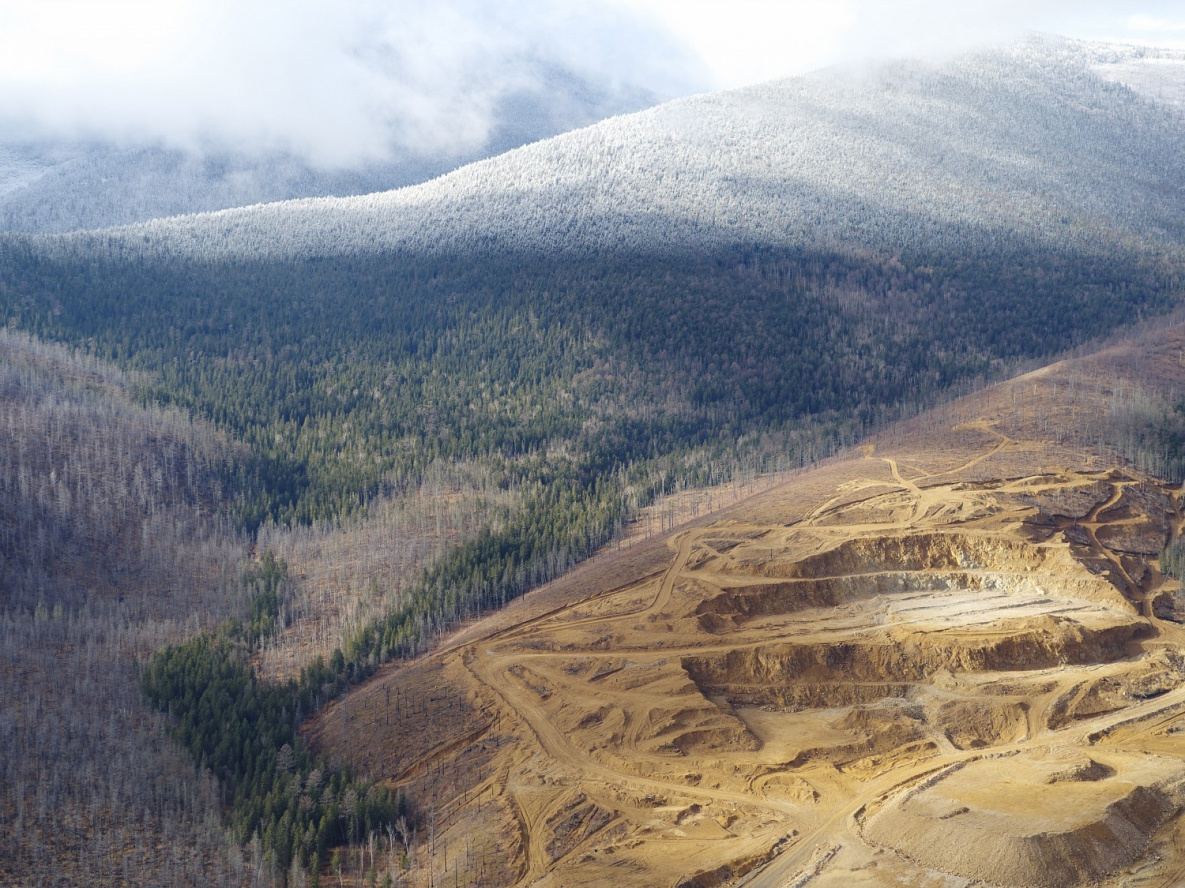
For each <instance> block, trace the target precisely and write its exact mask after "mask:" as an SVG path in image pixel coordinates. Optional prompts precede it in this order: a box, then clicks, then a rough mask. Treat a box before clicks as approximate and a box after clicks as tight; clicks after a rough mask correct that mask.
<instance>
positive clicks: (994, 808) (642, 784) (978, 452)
mask: <svg viewBox="0 0 1185 888" xmlns="http://www.w3.org/2000/svg"><path fill="white" fill-rule="evenodd" d="M1183 342H1185V337H1182V336H1181V334H1179V333H1174V332H1170V333H1160V334H1156V335H1150V336H1146V337H1145V338H1144V339H1142V340H1139V341H1137V342H1133V343H1128V344H1124V345H1119V346H1115V347H1113V348H1111V349H1109V350H1106V351H1103V352H1101V353H1099V354H1096V355H1094V356H1091V357H1087V358H1079V359H1075V360H1069V361H1065V362H1062V363H1060V364H1058V365H1054V366H1053V367H1051V368H1046V369H1044V370H1041V371H1037V372H1035V373H1030V374H1027V375H1025V376H1021V377H1018V378H1016V379H1014V380H1012V381H1010V382H1007V383H1004V384H1002V385H998V386H995V387H993V388H990V389H987V390H986V391H984V392H981V393H979V394H976V395H972V396H969V397H967V398H964V399H962V400H960V401H956V402H954V403H953V404H950V405H947V406H946V407H943V408H940V409H937V410H935V411H931V412H930V413H928V414H925V415H923V416H920V417H918V418H916V419H914V420H911V421H909V422H905V423H902V424H899V425H898V426H895V427H893V428H890V429H888V430H886V431H885V432H884V433H882V434H881V435H878V436H877V437H876V438H875V439H874V440H870V441H868V442H867V443H866V444H864V446H863V447H862V448H859V449H857V450H855V451H852V452H850V453H847V454H845V455H842V456H840V457H837V458H835V459H833V460H831V461H829V462H828V463H826V464H824V465H822V466H819V467H816V468H813V469H810V470H808V471H804V472H802V473H800V474H798V475H796V476H795V477H793V478H791V479H789V480H787V481H783V482H781V483H779V484H778V485H777V486H776V487H773V488H771V489H769V490H767V491H766V492H764V493H760V494H758V495H756V496H753V497H750V498H749V499H746V500H744V501H742V502H740V503H738V504H736V505H735V506H732V507H730V508H728V509H726V510H724V511H722V512H718V513H716V514H713V515H710V516H707V517H703V518H700V519H698V520H696V521H693V522H691V523H689V524H686V525H684V526H682V527H680V528H678V529H676V530H675V531H674V532H672V533H671V534H670V535H669V536H666V537H664V538H655V539H653V540H650V541H648V542H642V543H639V544H637V545H634V546H632V547H629V548H625V549H622V550H620V551H611V552H606V553H604V554H602V555H600V556H598V557H597V558H594V559H593V560H592V561H590V562H588V563H586V564H585V565H583V566H581V567H580V568H579V569H577V570H575V571H573V572H572V573H571V574H570V575H568V576H567V577H565V578H564V579H563V580H561V581H559V582H556V583H553V584H551V585H550V586H548V587H545V588H544V589H541V590H538V591H537V592H534V593H532V594H531V595H529V596H527V597H526V598H525V599H523V600H520V601H518V602H515V603H514V604H512V605H511V606H510V607H508V608H506V609H504V610H503V611H501V612H499V613H497V614H494V615H492V616H491V617H489V618H487V619H486V620H484V621H482V622H480V623H477V624H474V625H472V626H469V627H467V628H466V629H465V630H463V631H461V632H459V633H457V634H456V635H454V636H452V637H451V638H446V639H444V640H443V642H442V644H441V646H440V647H439V648H438V650H437V651H436V652H435V653H433V654H432V655H429V656H426V657H424V658H422V659H420V660H418V661H416V662H414V663H410V664H402V665H397V666H392V667H389V668H388V669H386V670H384V671H382V672H380V673H379V675H378V676H377V677H376V678H375V679H373V680H372V681H370V682H369V683H367V684H366V685H364V686H362V687H361V688H359V689H358V690H357V691H355V692H353V693H352V694H350V695H349V696H348V697H346V698H344V699H343V700H341V701H339V702H338V703H336V704H334V705H333V706H332V707H330V708H329V709H327V710H326V711H325V712H324V713H323V714H322V715H321V716H319V718H318V719H317V721H316V722H315V723H313V724H311V725H309V726H307V733H308V736H309V737H310V738H311V739H312V741H313V742H314V743H315V744H316V745H317V746H318V747H319V748H321V749H325V750H328V751H330V752H332V754H334V755H335V756H338V757H340V758H343V759H345V760H347V761H349V762H350V763H351V764H352V765H353V766H354V767H356V768H358V769H359V770H360V771H362V772H364V773H367V774H369V775H372V776H375V777H378V778H381V779H383V780H384V781H386V782H387V783H388V784H389V785H391V786H392V787H396V788H399V789H402V790H404V791H405V792H407V793H408V794H409V796H410V797H411V798H412V799H413V800H414V801H415V803H416V804H417V806H418V807H419V810H420V812H421V818H420V823H419V825H418V827H417V838H416V842H415V847H416V853H415V854H414V855H413V858H412V859H411V860H410V861H409V867H410V869H409V873H408V875H409V878H410V879H411V880H412V881H413V882H414V881H415V880H417V879H420V880H422V882H423V884H428V881H429V878H432V879H434V884H437V885H454V884H457V885H468V884H482V885H521V886H527V885H538V886H555V888H560V886H563V888H568V886H585V885H587V886H597V885H620V886H626V885H636V886H656V885H671V886H676V885H677V886H684V888H693V886H695V888H708V886H724V885H737V886H739V885H745V886H753V888H758V886H768V888H774V886H778V888H782V886H806V885H810V886H819V888H823V886H834V888H838V886H852V885H911V886H972V885H976V886H978V885H984V886H1049V888H1054V886H1059V888H1060V886H1073V885H1096V884H1101V885H1115V886H1118V885H1125V886H1129V885H1130V886H1158V885H1163V886H1168V885H1181V884H1185V831H1183V830H1185V822H1183V821H1182V818H1181V817H1180V812H1181V809H1182V805H1183V804H1185V652H1183V649H1182V647H1181V645H1182V643H1183V642H1185V629H1183V628H1182V625H1181V621H1182V620H1183V619H1185V600H1182V595H1181V592H1180V584H1179V583H1178V582H1177V581H1176V580H1175V579H1172V578H1171V577H1168V576H1166V575H1165V574H1163V573H1162V572H1161V569H1160V564H1159V561H1158V558H1159V555H1160V553H1161V551H1162V549H1163V548H1164V546H1165V545H1166V543H1168V542H1169V541H1170V540H1171V539H1172V538H1173V536H1174V534H1175V533H1176V532H1177V531H1178V530H1179V525H1180V523H1181V515H1180V490H1179V488H1178V487H1177V486H1175V485H1172V484H1169V483H1167V482H1165V481H1164V480H1162V479H1159V478H1156V477H1153V476H1151V475H1149V474H1147V473H1145V472H1142V471H1140V470H1138V469H1136V468H1135V467H1134V466H1133V464H1132V463H1131V462H1130V461H1129V460H1127V459H1125V458H1124V457H1123V456H1122V455H1121V454H1120V453H1119V452H1117V451H1116V450H1114V449H1113V448H1111V447H1110V445H1108V444H1107V442H1106V441H1104V440H1102V439H1101V437H1100V436H1099V435H1098V433H1097V429H1098V428H1099V427H1100V424H1102V423H1103V422H1104V421H1105V418H1106V417H1107V416H1108V415H1109V414H1111V413H1115V412H1116V411H1117V410H1120V409H1121V408H1123V407H1124V405H1125V404H1126V403H1127V402H1128V401H1130V400H1131V398H1132V397H1134V395H1133V393H1134V392H1136V391H1137V389H1138V390H1140V391H1146V390H1156V391H1161V392H1164V391H1168V390H1170V389H1171V387H1172V386H1175V385H1176V384H1177V383H1179V382H1185V367H1183V366H1182V360H1181V359H1182V355H1185V350H1183ZM1139 387H1143V388H1139ZM1088 430H1089V433H1088ZM430 873H432V874H434V875H432V876H430V875H429V874H430Z"/></svg>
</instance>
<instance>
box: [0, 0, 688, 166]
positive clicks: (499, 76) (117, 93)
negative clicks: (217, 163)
mask: <svg viewBox="0 0 1185 888" xmlns="http://www.w3.org/2000/svg"><path fill="white" fill-rule="evenodd" d="M573 7H574V5H573V4H566V3H563V2H560V0H518V2H514V3H513V4H511V3H489V2H481V0H435V2H431V3H421V2H409V0H396V2H390V0H355V2H348V3H347V2H341V0H338V2H332V0H106V2H103V3H97V2H94V0H7V2H5V3H2V4H0V130H2V131H3V132H5V133H6V134H8V135H9V138H12V137H14V136H15V137H24V138H30V139H37V138H67V139H98V140H103V141H114V142H120V143H130V144H139V143H144V142H153V143H159V144H164V145H167V146H170V147H180V148H185V149H189V150H194V151H199V150H203V149H206V148H218V149H227V148H229V149H233V150H238V151H247V152H250V151H283V152H289V153H292V154H295V155H297V156H301V157H304V158H306V159H308V160H310V161H312V162H313V163H315V164H317V165H320V166H325V167H345V166H350V165H357V164H360V163H364V162H366V161H371V160H381V159H387V158H389V157H391V156H392V155H393V154H408V153H410V154H416V155H433V154H446V155H448V154H460V153H463V152H468V151H472V150H474V149H476V148H479V147H480V146H481V145H482V144H483V142H484V140H485V139H486V138H487V137H488V135H489V133H490V130H491V128H492V127H493V126H494V124H495V123H496V120H495V117H496V114H497V110H498V106H499V102H500V101H501V100H502V99H503V98H505V97H506V96H507V95H509V94H512V93H514V92H516V91H522V90H531V89H535V90H539V89H546V88H547V80H546V78H547V76H548V72H549V71H554V70H555V69H558V68H562V69H564V70H567V71H570V72H572V73H574V74H575V75H577V76H580V77H585V78H588V79H589V80H590V82H593V83H596V84H598V85H601V86H604V87H605V88H608V89H614V88H628V87H635V88H636V87H641V86H644V87H646V88H647V89H649V90H651V91H653V92H654V93H655V94H656V95H657V96H659V97H667V96H673V95H678V94H681V93H685V92H688V91H693V90H695V89H700V88H704V87H705V86H707V85H708V79H707V77H706V76H705V75H704V73H703V70H702V68H701V66H700V65H699V62H698V61H697V60H696V58H695V57H694V55H692V54H691V53H690V52H688V51H687V50H685V49H683V48H681V47H680V46H679V45H678V44H677V42H676V41H674V40H673V39H672V38H671V37H670V36H669V35H667V34H665V33H663V32H661V31H658V30H656V29H655V28H654V27H653V26H652V25H650V24H648V23H647V22H646V21H643V20H641V19H639V18H638V17H637V16H634V15H632V14H629V13H628V11H623V10H620V9H617V8H616V7H612V6H611V5H608V4H602V5H600V6H598V5H596V4H592V5H590V6H589V7H587V9H586V10H585V11H577V10H575V9H574V8H573Z"/></svg>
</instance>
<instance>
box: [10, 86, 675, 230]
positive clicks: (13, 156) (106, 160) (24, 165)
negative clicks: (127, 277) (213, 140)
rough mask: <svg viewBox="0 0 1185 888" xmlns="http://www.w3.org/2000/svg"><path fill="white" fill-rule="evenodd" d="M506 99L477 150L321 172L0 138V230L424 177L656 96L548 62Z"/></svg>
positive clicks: (161, 151) (135, 217)
mask: <svg viewBox="0 0 1185 888" xmlns="http://www.w3.org/2000/svg"><path fill="white" fill-rule="evenodd" d="M536 68H537V70H535V71H534V74H535V76H534V77H533V78H530V79H531V80H533V81H536V82H535V83H534V84H533V85H524V86H522V87H521V88H519V89H517V90H516V91H513V92H510V93H509V94H507V95H506V96H504V97H503V98H502V99H501V100H500V101H499V103H498V104H497V106H496V108H495V109H494V111H493V115H492V116H493V119H494V127H493V129H492V130H491V132H490V133H489V134H488V136H487V138H486V141H485V142H484V143H483V144H482V145H480V146H479V147H478V148H477V149H476V150H473V149H466V150H464V151H463V152H460V153H457V154H455V155H449V154H440V155H429V154H420V153H416V152H409V151H404V152H402V153H399V154H397V155H396V156H394V157H393V158H392V159H391V160H388V161H378V162H370V163H367V164H363V165H361V166H359V167H357V168H346V169H323V168H319V167H315V166H312V165H310V164H309V163H308V162H306V161H304V160H302V159H301V158H299V157H295V156H291V155H287V154H281V153H273V154H268V155H264V156H260V155H258V154H242V153H235V152H233V151H228V150H225V149H222V150H216V149H213V148H207V149H205V150H203V151H200V152H199V151H185V150H180V149H174V148H167V147H161V146H156V145H134V144H133V145H122V144H120V145H116V144H109V143H103V142H85V141H78V142H71V141H56V142H54V141H45V140H42V141H19V140H5V141H3V142H0V231H23V232H55V231H70V230H75V229H81V228H103V227H107V226H111V225H124V224H128V223H133V222H142V221H145V220H148V219H152V218H156V217H160V216H175V215H178V214H182V213H195V212H201V211H205V210H218V209H222V208H225V207H239V206H246V205H248V204H258V203H262V202H265V201H276V200H286V199H289V198H297V197H312V196H318V195H329V194H336V195H349V194H365V193H369V192H374V191H382V190H386V189H390V188H398V187H400V186H404V185H411V184H414V183H417V182H423V181H425V180H427V179H431V178H433V177H435V176H439V175H441V174H442V173H445V172H448V171H449V170H451V169H455V168H456V167H458V166H460V165H462V164H465V163H467V162H470V161H473V160H476V159H478V158H481V157H489V156H492V155H495V154H500V153H502V152H504V151H507V150H509V149H511V148H514V147H517V146H519V145H523V144H526V143H528V142H534V141H536V140H538V139H542V138H546V137H548V136H552V135H555V134H556V133H561V132H564V131H566V130H570V129H573V128H576V127H580V126H584V125H587V124H589V123H592V122H594V121H597V120H600V119H602V118H605V117H608V116H611V115H613V114H620V113H623V112H626V111H633V110H636V109H638V108H644V107H646V106H647V105H651V104H654V102H656V101H657V97H656V96H654V95H653V94H651V93H649V92H647V91H646V90H644V89H641V88H633V87H629V86H628V85H622V86H610V85H599V84H596V83H593V82H591V81H589V80H588V79H586V78H584V77H581V76H580V75H578V74H576V73H574V72H571V71H567V70H564V69H561V68H558V67H556V66H554V65H543V64H541V63H540V64H538V65H536Z"/></svg>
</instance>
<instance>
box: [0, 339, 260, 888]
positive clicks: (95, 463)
mask: <svg viewBox="0 0 1185 888" xmlns="http://www.w3.org/2000/svg"><path fill="white" fill-rule="evenodd" d="M134 391H135V383H134V381H133V380H130V379H129V378H128V377H127V376H125V375H124V374H122V373H120V372H119V371H118V370H116V369H115V368H113V367H111V366H109V365H104V364H102V363H100V362H97V361H94V360H93V359H87V358H84V357H82V356H80V355H78V354H75V353H71V352H70V351H67V350H65V349H62V348H60V347H56V346H48V345H45V344H43V343H38V342H36V341H35V340H31V339H29V338H27V337H24V336H21V335H19V334H13V333H11V332H7V331H3V332H0V423H2V426H3V436H2V438H0V663H2V664H3V667H2V668H0V750H2V752H0V820H3V823H4V828H3V829H2V830H0V884H4V885H14V886H15V885H50V884H54V885H67V884H78V885H81V884H87V885H116V884H130V883H134V884H196V883H198V882H207V883H217V884H234V883H241V884H252V880H251V877H250V875H249V874H248V873H247V868H248V867H249V866H250V862H249V861H246V862H245V861H243V860H242V857H241V855H237V852H236V854H228V850H230V849H232V848H233V844H232V843H230V842H229V840H228V837H227V834H226V833H225V832H224V831H223V830H222V828H221V827H220V820H221V813H222V811H221V805H222V800H221V797H220V794H219V792H218V788H217V787H216V785H215V784H214V781H213V780H212V779H211V777H210V776H209V774H208V772H204V771H200V770H195V768H194V766H193V763H192V762H191V761H189V760H188V758H187V757H186V756H185V754H184V752H183V751H182V749H181V748H180V747H178V746H176V745H174V744H173V743H172V742H171V741H170V739H169V734H168V728H169V725H168V723H167V721H166V719H165V718H164V717H163V716H161V715H159V714H157V713H155V712H152V711H151V710H150V709H149V707H148V706H147V705H146V704H145V702H144V700H143V699H142V697H141V694H140V690H139V686H138V682H137V675H136V664H137V660H138V659H140V658H143V657H147V656H148V655H150V654H151V653H152V652H153V651H155V650H156V649H157V648H159V647H160V646H161V645H164V644H167V643H170V642H175V641H177V640H179V639H181V638H184V637H186V636H187V635H189V634H192V633H193V632H196V631H198V630H199V629H202V628H206V627H209V626H212V625H214V624H215V623H217V622H219V621H221V620H223V619H225V618H227V617H229V616H233V615H236V614H238V613H239V612H240V611H241V609H242V608H243V603H244V599H245V597H246V594H245V590H244V589H243V588H242V585H241V580H240V575H239V561H240V560H241V559H242V558H243V557H244V555H245V549H246V547H245V543H244V541H243V540H242V538H241V537H240V536H239V535H238V534H237V533H234V532H232V531H231V530H230V529H228V528H227V526H226V524H227V522H226V520H225V518H219V517H216V516H215V515H214V514H212V512H214V511H219V512H221V511H223V509H224V504H223V503H222V502H221V499H220V495H219V494H218V492H217V491H218V487H219V479H220V478H221V476H222V475H223V474H224V472H223V468H224V466H225V465H226V464H227V463H229V462H233V461H234V460H237V459H238V458H240V457H241V455H242V450H241V448H236V447H234V446H233V445H232V444H230V443H229V442H228V441H226V439H225V438H224V437H223V436H221V435H219V434H218V433H217V432H215V431H214V430H213V429H211V428H210V427H209V426H206V425H204V424H201V423H195V422H193V421H191V420H189V419H188V418H186V417H184V416H182V415H180V414H178V413H177V412H175V411H162V410H158V409H146V408H144V407H141V406H139V405H137V404H136V403H135V397H134ZM165 846H168V847H171V848H172V850H171V851H170V852H169V853H162V852H161V848H162V847H165ZM236 856H237V859H238V861H239V864H238V870H237V872H236V869H235V866H234V863H233V861H234V860H235V859H236Z"/></svg>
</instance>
